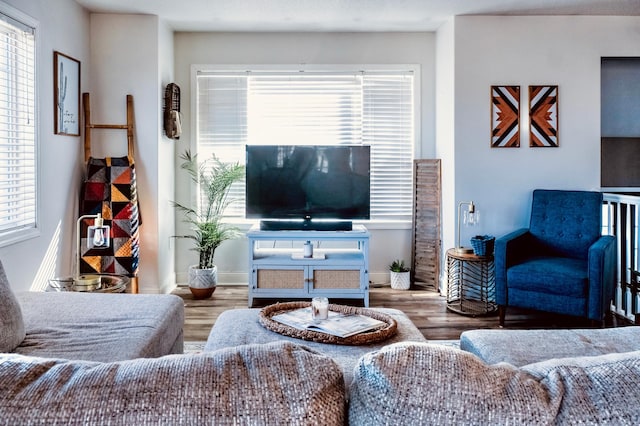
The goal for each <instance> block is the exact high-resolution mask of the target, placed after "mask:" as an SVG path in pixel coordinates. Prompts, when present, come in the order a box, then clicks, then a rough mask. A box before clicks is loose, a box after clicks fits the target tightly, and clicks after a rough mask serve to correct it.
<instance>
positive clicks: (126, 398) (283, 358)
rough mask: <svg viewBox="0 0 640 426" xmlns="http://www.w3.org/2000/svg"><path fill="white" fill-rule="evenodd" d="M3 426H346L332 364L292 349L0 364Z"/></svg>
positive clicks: (3, 358)
mask: <svg viewBox="0 0 640 426" xmlns="http://www.w3.org/2000/svg"><path fill="white" fill-rule="evenodd" d="M0 413H1V415H0V424H1V425H18V424H19V425H32V424H33V425H35V424H60V425H107V424H108V425H177V424H183V425H198V424H215V425H271V424H281V425H307V424H317V425H343V424H344V413H345V400H344V385H343V380H342V374H341V372H340V369H339V367H338V366H337V365H336V364H335V362H333V361H332V360H331V359H330V358H327V357H325V356H322V355H319V354H317V353H315V352H313V351H311V350H309V349H306V348H304V347H301V346H296V345H293V344H291V343H281V342H276V343H272V344H267V345H247V346H239V347H237V348H229V349H224V350H220V351H215V352H209V353H203V354H199V355H170V356H165V357H162V358H155V359H135V360H131V361H122V362H114V363H95V362H82V361H65V360H54V359H44V358H33V357H25V356H21V355H15V354H0Z"/></svg>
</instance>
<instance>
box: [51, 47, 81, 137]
mask: <svg viewBox="0 0 640 426" xmlns="http://www.w3.org/2000/svg"><path fill="white" fill-rule="evenodd" d="M53 91H54V93H53V103H54V105H53V111H54V118H53V122H54V131H55V134H56V135H68V136H80V61H78V60H76V59H73V58H72V57H70V56H67V55H65V54H63V53H60V52H53Z"/></svg>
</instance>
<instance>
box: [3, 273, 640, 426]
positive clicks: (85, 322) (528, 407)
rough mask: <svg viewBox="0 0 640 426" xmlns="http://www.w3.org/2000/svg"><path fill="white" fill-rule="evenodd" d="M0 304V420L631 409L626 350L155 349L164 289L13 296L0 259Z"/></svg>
mask: <svg viewBox="0 0 640 426" xmlns="http://www.w3.org/2000/svg"><path fill="white" fill-rule="evenodd" d="M0 303H1V304H2V307H1V309H0V425H16V424H20V425H35V424H38V425H41V424H45V425H48V424H65V425H103V424H111V425H138V424H154V425H175V424H216V425H218V424H221V425H224V424H233V425H271V424H292V425H343V424H346V423H348V424H353V425H368V426H369V425H383V424H384V425H386V424H407V425H414V424H574V423H576V424H616V425H620V424H637V421H638V419H639V418H640V394H639V393H638V392H637V384H638V383H640V352H625V353H620V354H615V353H614V354H606V355H600V356H593V357H582V358H569V359H567V358H556V359H552V360H548V361H543V362H539V363H533V364H527V365H523V366H520V367H516V366H514V365H511V364H507V363H498V364H495V365H490V364H487V363H486V362H484V361H482V360H481V359H480V358H479V357H478V356H476V355H474V354H471V353H468V352H465V351H462V350H458V349H454V348H450V347H446V346H440V345H435V344H429V343H426V342H420V341H414V342H407V341H403V342H398V343H392V344H385V345H380V346H377V347H376V348H371V349H372V350H371V351H369V352H366V353H360V352H359V353H358V359H355V360H354V357H353V356H350V355H349V354H348V353H349V352H350V349H349V348H344V349H342V350H341V351H339V352H336V353H333V352H332V351H327V350H326V349H325V348H323V347H320V348H319V349H320V350H322V351H323V352H325V353H320V352H317V351H315V350H313V349H310V348H308V347H307V346H306V345H305V343H306V342H304V341H295V342H293V341H287V340H283V339H277V338H275V341H271V342H266V341H265V342H259V343H254V342H250V340H251V337H250V334H251V333H249V334H246V336H248V337H247V341H245V342H242V343H246V344H239V345H236V346H228V347H224V348H220V349H217V350H213V349H214V342H210V343H208V344H207V347H208V349H212V351H205V352H203V353H201V354H187V355H165V354H166V353H170V352H172V351H175V352H180V351H181V349H182V348H181V347H182V334H181V331H178V329H179V330H181V329H182V316H183V315H184V313H183V309H184V308H183V305H182V300H181V299H179V298H177V297H173V296H162V295H156V296H149V297H147V296H142V295H98V294H76V293H64V294H63V293H33V294H21V295H18V296H17V297H16V296H15V295H14V294H13V292H12V291H11V289H10V287H9V286H8V283H7V282H6V277H4V272H3V271H2V269H1V266H0ZM394 314H396V313H394ZM229 318H231V319H233V317H232V316H230V317H229ZM245 318H246V316H245ZM399 318H400V319H402V316H399ZM178 324H179V325H178ZM408 330H410V327H408V328H407V330H405V331H408ZM629 330H630V331H628V332H629V333H631V332H633V331H635V330H632V329H631V328H630V329H629ZM221 331H223V328H219V329H218V331H217V332H216V333H213V332H212V335H213V336H214V337H213V338H215V336H216V335H217V333H219V332H221ZM264 336H265V334H260V336H259V338H260V339H262V338H264ZM407 336H410V334H407ZM618 338H619V339H620V338H624V336H618ZM417 340H420V339H417ZM159 341H164V343H162V344H160V342H159ZM227 343H229V342H228V341H227ZM361 349H362V348H358V349H356V351H360V350H361ZM336 354H338V355H336ZM162 355H164V356H162ZM334 356H335V359H334ZM129 358H131V359H129ZM345 369H349V370H350V372H351V375H352V380H350V381H349V382H350V385H349V387H348V388H347V387H345V375H346V373H345V371H346V370H345Z"/></svg>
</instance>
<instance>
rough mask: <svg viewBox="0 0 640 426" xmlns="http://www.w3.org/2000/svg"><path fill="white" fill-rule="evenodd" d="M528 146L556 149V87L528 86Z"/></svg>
mask: <svg viewBox="0 0 640 426" xmlns="http://www.w3.org/2000/svg"><path fill="white" fill-rule="evenodd" d="M529 132H530V133H529V146H530V147H552V148H556V147H558V143H559V141H558V86H529Z"/></svg>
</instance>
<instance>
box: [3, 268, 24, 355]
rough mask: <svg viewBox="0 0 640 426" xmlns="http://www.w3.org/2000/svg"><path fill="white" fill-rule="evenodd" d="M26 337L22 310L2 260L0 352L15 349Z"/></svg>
mask: <svg viewBox="0 0 640 426" xmlns="http://www.w3.org/2000/svg"><path fill="white" fill-rule="evenodd" d="M24 337H25V330H24V321H23V319H22V310H21V309H20V305H19V304H18V299H16V296H15V294H13V291H11V286H9V280H8V279H7V275H6V274H5V273H4V268H3V267H2V262H0V352H11V351H13V350H14V349H15V348H16V347H18V345H20V343H22V341H23V340H24Z"/></svg>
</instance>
